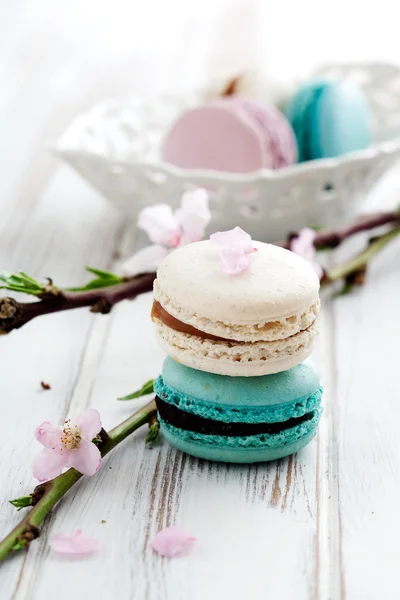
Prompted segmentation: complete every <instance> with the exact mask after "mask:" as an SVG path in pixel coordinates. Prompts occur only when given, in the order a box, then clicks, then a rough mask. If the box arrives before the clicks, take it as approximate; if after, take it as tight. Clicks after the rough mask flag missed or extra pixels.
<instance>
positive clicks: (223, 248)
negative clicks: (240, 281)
mask: <svg viewBox="0 0 400 600" xmlns="http://www.w3.org/2000/svg"><path fill="white" fill-rule="evenodd" d="M210 242H211V243H212V244H214V245H215V246H217V248H218V249H219V253H220V258H221V261H222V270H223V271H224V272H225V273H227V274H228V275H239V273H242V272H243V271H246V270H247V269H248V268H249V266H250V265H251V263H252V262H253V260H254V258H255V255H256V252H257V249H256V248H254V247H253V242H252V239H251V237H250V236H249V234H248V233H246V232H245V231H243V229H241V228H240V227H235V228H234V229H231V230H230V231H219V232H218V233H214V234H213V235H211V236H210Z"/></svg>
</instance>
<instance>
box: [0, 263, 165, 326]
mask: <svg viewBox="0 0 400 600" xmlns="http://www.w3.org/2000/svg"><path fill="white" fill-rule="evenodd" d="M155 277H156V274H155V273H143V274H141V275H137V276H136V277H132V278H131V279H128V280H127V281H124V282H123V283H118V284H116V285H112V286H110V287H106V288H99V289H93V290H85V291H81V292H69V291H64V290H57V292H56V293H54V294H51V293H47V294H46V297H45V298H44V299H43V300H40V301H38V302H17V301H16V300H14V299H13V298H0V334H5V333H9V332H10V331H12V330H13V329H19V328H20V327H22V326H23V325H25V324H26V323H28V322H29V321H31V320H32V319H34V318H35V317H39V316H41V315H47V314H50V313H55V312H60V311H63V310H71V309H73V308H82V307H84V306H90V307H91V309H90V310H91V312H97V313H102V314H107V313H109V312H110V311H111V309H112V307H113V306H114V305H115V304H117V303H118V302H121V300H126V299H128V298H129V299H133V298H136V296H138V295H139V294H143V293H144V292H150V291H151V290H152V289H153V281H154V279H155Z"/></svg>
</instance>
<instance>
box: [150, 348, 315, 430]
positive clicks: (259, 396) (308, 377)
mask: <svg viewBox="0 0 400 600" xmlns="http://www.w3.org/2000/svg"><path fill="white" fill-rule="evenodd" d="M162 379H163V384H164V385H165V386H168V387H169V388H172V389H173V390H176V391H178V390H179V394H180V395H181V396H188V397H191V398H196V399H197V400H199V401H202V402H209V403H214V404H218V405H221V406H224V407H225V406H226V405H231V406H236V407H238V408H241V409H243V408H247V407H256V406H258V407H260V406H275V407H276V406H277V405H281V404H282V405H286V404H288V403H292V402H299V401H300V400H302V399H304V398H308V397H309V396H311V395H312V394H313V393H314V392H315V391H316V390H317V389H318V388H319V376H318V372H317V370H316V367H315V365H314V363H313V362H312V361H311V360H307V361H305V362H303V363H302V364H300V365H298V366H297V367H294V368H292V369H290V370H287V371H285V372H284V373H278V374H276V375H270V376H269V377H251V378H248V377H224V376H221V375H215V374H212V373H203V372H199V371H194V370H193V369H190V368H188V367H186V366H184V365H182V364H179V363H177V362H176V361H174V360H173V359H172V358H170V357H167V358H166V359H165V361H164V364H163V368H162ZM290 416H292V415H290ZM287 418H289V417H287Z"/></svg>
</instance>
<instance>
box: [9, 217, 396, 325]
mask: <svg viewBox="0 0 400 600" xmlns="http://www.w3.org/2000/svg"><path fill="white" fill-rule="evenodd" d="M384 225H394V226H395V227H396V226H399V225H400V213H399V212H396V211H392V212H381V213H376V214H371V215H365V216H363V217H360V218H358V219H357V220H356V221H355V223H353V224H352V225H350V226H348V227H344V228H342V229H327V230H325V231H321V232H319V233H318V234H317V235H316V237H315V240H314V245H315V247H316V248H317V249H321V248H336V247H337V246H339V245H340V244H341V243H342V242H343V241H344V240H345V239H346V238H348V237H350V236H352V235H354V234H356V233H360V232H362V231H369V230H370V229H374V228H376V227H382V226H384ZM294 235H296V234H294ZM277 245H278V246H281V247H283V248H289V247H290V240H286V241H284V242H277ZM92 271H93V272H96V270H92ZM109 275H110V276H112V274H109ZM155 278H156V273H142V274H140V275H136V276H135V277H132V278H130V279H127V280H126V281H123V282H122V283H117V284H114V285H109V286H108V287H100V288H95V289H90V290H81V291H67V290H60V289H58V288H56V287H54V286H52V285H50V286H48V287H46V291H45V293H43V294H41V295H38V297H41V300H39V301H37V302H18V301H16V300H15V299H14V298H9V297H7V298H0V335H1V334H6V333H10V331H12V330H13V329H19V328H20V327H22V326H23V325H25V324H26V323H29V321H31V320H32V319H34V318H35V317H39V316H41V315H47V314H50V313H55V312H60V311H63V310H71V309H73V308H82V307H85V306H90V307H91V308H90V310H91V312H96V313H102V314H107V313H109V312H110V311H111V309H112V307H113V306H114V305H115V304H117V303H118V302H120V301H121V300H126V299H133V298H135V297H136V296H138V295H139V294H143V293H145V292H150V291H151V290H152V289H153V281H154V279H155Z"/></svg>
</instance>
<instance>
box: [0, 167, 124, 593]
mask: <svg viewBox="0 0 400 600" xmlns="http://www.w3.org/2000/svg"><path fill="white" fill-rule="evenodd" d="M55 189H58V192H57V194H56V195H54V191H55ZM55 197H56V198H57V199H58V203H57V204H56V203H55ZM27 218H29V228H27V230H26V231H25V234H24V235H23V236H21V235H20V231H19V230H17V229H15V228H13V227H12V223H8V228H9V230H10V231H11V232H13V236H10V238H9V239H7V240H6V245H5V246H4V247H3V241H4V238H3V237H1V238H0V245H1V246H2V249H1V256H2V260H4V262H5V264H7V266H8V267H9V268H10V269H15V268H18V267H19V268H23V269H24V270H26V271H28V272H29V273H31V274H32V275H33V276H38V277H43V276H46V275H52V276H53V277H54V279H55V281H59V282H60V283H61V284H64V285H65V284H67V283H68V284H69V283H72V282H76V281H77V280H83V277H84V274H83V271H82V266H83V265H84V264H85V263H89V264H96V265H100V266H101V265H103V266H104V265H107V261H108V257H109V256H110V255H111V254H112V251H113V248H114V247H115V244H116V240H117V238H118V237H119V225H118V219H117V218H116V215H115V214H114V213H113V211H112V210H111V209H109V208H108V206H106V205H105V204H104V203H102V202H101V201H100V202H99V199H98V196H97V195H96V194H95V193H94V192H92V191H91V190H90V189H89V188H87V187H85V186H84V185H82V182H81V181H80V180H79V178H78V177H77V176H75V175H72V174H71V172H70V171H69V170H68V169H67V168H63V169H62V170H60V172H59V174H58V175H57V176H56V178H55V180H54V181H53V182H52V184H51V185H50V186H49V188H48V193H46V194H44V195H43V196H42V198H41V199H40V201H39V204H38V207H37V209H36V210H35V212H34V214H33V215H29V213H28V215H27ZM99 241H101V243H99ZM81 278H82V279H81ZM94 321H95V320H94V319H93V316H92V315H90V314H89V313H88V312H87V311H86V310H82V311H75V312H74V313H72V312H71V313H61V314H59V315H50V316H47V317H43V318H40V319H37V320H36V321H32V323H30V324H28V325H27V326H26V327H24V328H23V329H21V330H19V331H16V332H13V333H12V334H10V335H9V336H7V337H4V338H3V339H2V340H1V342H2V350H1V352H2V354H1V364H2V377H1V381H0V396H1V398H2V399H3V400H2V402H1V404H0V416H1V418H2V422H3V423H7V424H8V427H7V428H5V431H4V432H3V434H2V440H3V441H2V452H1V457H0V480H1V481H3V482H6V486H4V487H3V489H4V493H3V494H2V497H1V505H0V530H1V535H4V534H5V533H6V531H7V530H8V529H9V528H10V526H12V524H13V523H15V522H17V520H18V518H19V517H20V515H19V514H18V513H17V512H16V511H15V509H13V507H12V506H11V505H9V504H8V499H11V498H15V497H18V496H21V495H23V494H24V493H26V492H27V491H29V490H30V489H32V487H33V486H34V481H33V479H32V476H31V460H30V456H32V453H34V452H37V450H38V446H37V443H36V442H35V441H34V440H33V432H34V429H35V426H37V425H38V424H39V423H40V422H41V421H43V420H46V419H48V420H52V421H55V422H59V421H60V420H62V419H63V418H64V417H65V415H66V414H67V413H68V408H69V404H70V402H71V397H72V395H73V390H74V389H75V386H76V383H77V380H78V378H79V373H80V370H81V360H82V356H83V354H84V350H85V346H86V343H87V339H88V336H89V334H90V330H91V328H92V326H93V324H94ZM41 380H44V381H48V382H49V383H50V384H51V386H52V389H51V391H47V392H45V391H43V390H41V387H40V381H41ZM82 400H83V402H84V399H82ZM21 568H24V569H25V561H24V558H23V556H22V555H21V557H17V558H16V560H15V561H11V562H10V563H9V565H8V566H7V568H6V569H5V570H4V575H3V577H2V580H1V591H2V594H1V595H2V597H4V598H8V597H11V595H12V590H14V588H15V586H17V585H19V584H20V583H21V581H22V580H21V579H19V578H20V574H21Z"/></svg>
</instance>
